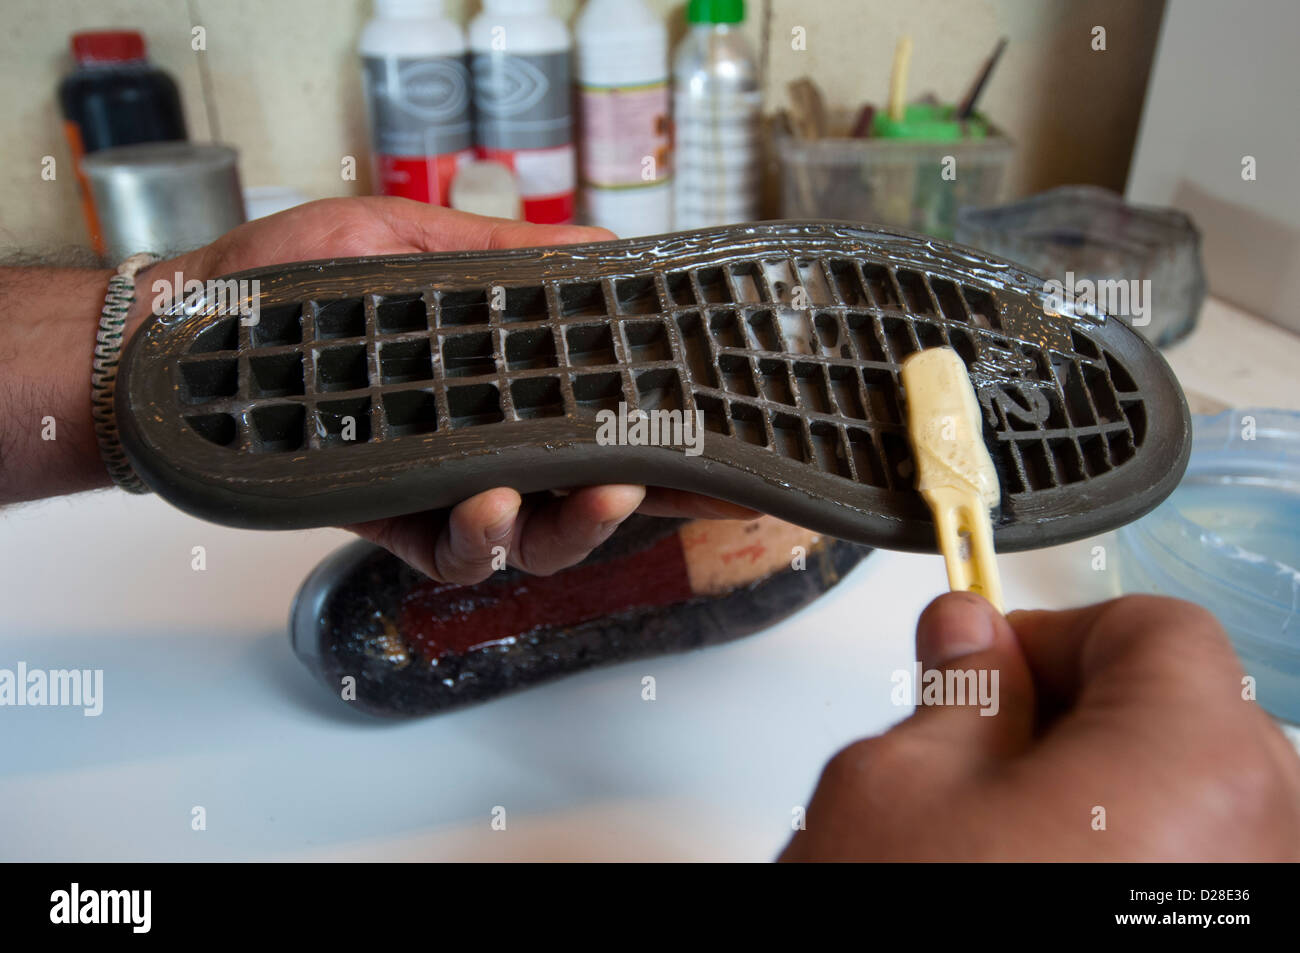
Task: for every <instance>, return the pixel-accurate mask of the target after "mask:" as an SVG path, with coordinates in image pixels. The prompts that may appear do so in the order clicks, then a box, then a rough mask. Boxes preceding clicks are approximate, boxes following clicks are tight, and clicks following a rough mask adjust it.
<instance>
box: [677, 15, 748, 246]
mask: <svg viewBox="0 0 1300 953" xmlns="http://www.w3.org/2000/svg"><path fill="white" fill-rule="evenodd" d="M686 19H687V21H688V23H689V28H688V30H687V33H686V36H685V37H684V38H683V39H682V41H681V43H680V44H678V47H677V55H676V57H675V59H674V61H673V122H674V123H675V125H676V133H677V155H676V157H675V162H674V164H675V168H676V174H675V180H674V184H673V192H674V196H675V198H676V223H675V224H676V227H677V228H678V229H689V228H702V227H705V226H709V225H729V224H731V223H733V222H746V221H752V220H754V219H755V218H757V217H758V214H759V209H758V202H759V189H760V187H761V166H760V152H759V136H760V127H759V121H760V112H761V108H762V94H761V93H760V91H759V88H758V67H757V66H756V64H755V59H754V54H753V52H752V50H751V49H750V45H749V41H748V40H746V38H745V36H744V34H743V33H741V32H740V24H741V23H742V22H743V21H744V19H745V3H744V0H691V2H690V5H689V6H688V7H687V11H686Z"/></svg>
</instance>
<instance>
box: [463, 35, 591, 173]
mask: <svg viewBox="0 0 1300 953" xmlns="http://www.w3.org/2000/svg"><path fill="white" fill-rule="evenodd" d="M470 65H471V69H472V71H473V75H474V109H475V126H476V129H477V132H476V136H475V138H476V140H477V143H478V146H479V147H480V148H482V149H554V148H558V147H561V146H568V145H570V144H571V143H572V142H573V128H572V126H573V119H572V116H571V115H570V100H571V98H572V95H573V94H572V91H571V90H570V88H569V82H570V79H569V54H568V52H567V51H565V52H560V53H534V54H528V55H515V54H507V53H499V52H492V53H475V54H474V56H473V58H472V59H471V61H470Z"/></svg>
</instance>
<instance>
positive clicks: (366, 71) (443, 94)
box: [360, 0, 474, 205]
mask: <svg viewBox="0 0 1300 953" xmlns="http://www.w3.org/2000/svg"><path fill="white" fill-rule="evenodd" d="M360 53H361V66H362V71H363V75H364V77H365V86H366V102H367V105H368V107H369V114H370V135H371V146H372V148H373V150H374V175H375V183H374V184H375V191H376V192H379V193H381V194H383V195H397V196H401V197H403V198H409V199H415V200H417V201H420V202H431V203H433V204H435V205H446V204H448V201H449V197H450V194H451V181H452V179H453V178H454V177H455V174H456V169H457V168H458V167H459V166H460V165H461V164H463V163H464V162H467V161H469V160H471V159H472V158H473V157H474V150H473V145H474V143H473V124H472V119H471V94H470V78H469V69H468V66H467V64H466V61H465V34H464V32H463V31H462V30H461V28H460V27H459V26H457V25H456V24H455V23H453V22H452V21H451V20H448V19H447V18H446V17H444V16H443V9H442V0H375V18H374V19H373V20H371V21H370V22H369V23H367V24H366V26H365V29H364V30H363V31H362V33H361V43H360Z"/></svg>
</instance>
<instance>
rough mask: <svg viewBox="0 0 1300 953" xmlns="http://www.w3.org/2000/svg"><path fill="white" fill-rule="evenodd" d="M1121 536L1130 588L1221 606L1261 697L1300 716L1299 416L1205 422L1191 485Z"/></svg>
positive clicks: (1251, 412) (1257, 412)
mask: <svg viewBox="0 0 1300 953" xmlns="http://www.w3.org/2000/svg"><path fill="white" fill-rule="evenodd" d="M1119 540H1120V579H1121V585H1122V586H1123V588H1124V591H1125V592H1154V593H1159V594H1162V595H1169V596H1177V597H1178V598H1182V599H1188V600H1191V601H1193V602H1196V603H1199V604H1200V605H1203V606H1205V607H1206V608H1207V609H1209V610H1210V611H1212V612H1213V613H1214V614H1215V615H1216V616H1218V618H1219V621H1220V622H1222V623H1223V626H1224V628H1225V629H1226V630H1227V632H1228V635H1229V636H1230V637H1231V639H1232V642H1233V645H1234V646H1235V647H1236V650H1237V654H1238V655H1239V656H1240V658H1241V661H1242V664H1243V666H1244V667H1245V670H1246V673H1247V674H1248V675H1250V676H1253V677H1254V678H1255V682H1256V686H1255V687H1256V692H1257V697H1258V700H1259V703H1260V704H1261V705H1262V706H1263V707H1264V708H1265V709H1266V710H1267V711H1269V712H1271V713H1272V714H1273V715H1275V716H1277V717H1279V718H1283V719H1286V720H1288V721H1291V722H1296V723H1300V413H1295V412H1292V411H1283V410H1268V409H1245V410H1230V411H1224V412H1223V413H1221V414H1217V415H1215V416H1212V417H1204V416H1197V417H1194V418H1193V424H1192V456H1191V461H1190V462H1189V463H1188V466H1187V473H1186V475H1185V476H1184V477H1183V481H1182V483H1180V484H1179V486H1178V489H1176V490H1175V491H1174V493H1173V495H1172V496H1170V497H1169V499H1167V500H1166V501H1165V502H1164V503H1162V504H1161V505H1160V506H1159V507H1157V508H1156V509H1155V510H1153V511H1152V512H1151V513H1150V514H1148V515H1147V516H1146V517H1144V518H1143V519H1140V520H1138V521H1137V522H1135V523H1131V524H1129V525H1128V526H1126V527H1124V528H1123V529H1121V530H1120V531H1119Z"/></svg>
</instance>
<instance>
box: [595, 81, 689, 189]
mask: <svg viewBox="0 0 1300 953" xmlns="http://www.w3.org/2000/svg"><path fill="white" fill-rule="evenodd" d="M578 101H579V105H580V108H581V113H580V115H581V129H582V136H581V139H580V141H581V143H582V153H581V156H582V182H583V185H586V186H591V187H594V188H606V189H626V188H645V187H647V186H652V185H659V184H661V183H663V182H665V181H667V180H668V178H669V177H670V176H671V175H672V159H671V156H672V146H671V138H670V136H671V124H670V120H669V117H668V83H667V82H662V83H648V84H646V85H644V86H582V87H580V88H579V93H578Z"/></svg>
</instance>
